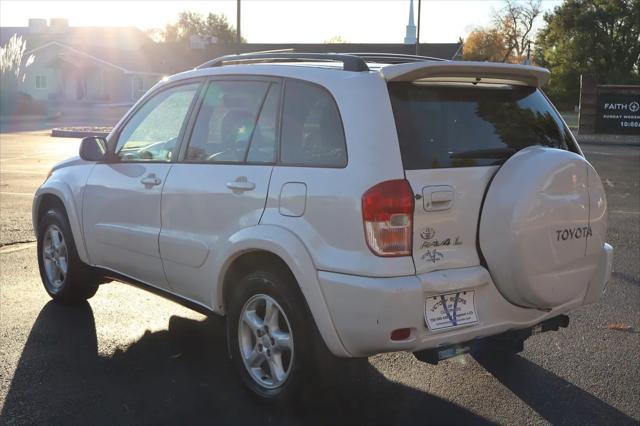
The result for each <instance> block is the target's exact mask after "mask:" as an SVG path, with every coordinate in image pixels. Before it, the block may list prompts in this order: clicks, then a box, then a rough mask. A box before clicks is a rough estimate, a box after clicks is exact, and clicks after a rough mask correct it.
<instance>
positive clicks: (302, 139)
mask: <svg viewBox="0 0 640 426" xmlns="http://www.w3.org/2000/svg"><path fill="white" fill-rule="evenodd" d="M280 144H281V146H280V161H281V163H283V164H288V165H299V166H314V167H345V166H346V165H347V148H346V144H345V137H344V130H343V128H342V120H341V119H340V113H339V111H338V106H337V105H336V103H335V101H334V99H333V97H332V96H331V94H330V93H329V92H328V91H327V90H326V89H324V88H322V87H320V86H318V85H315V84H310V83H305V82H302V81H298V80H287V82H286V84H285V90H284V106H283V109H282V134H281V139H280Z"/></svg>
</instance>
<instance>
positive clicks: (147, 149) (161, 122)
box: [116, 83, 199, 162]
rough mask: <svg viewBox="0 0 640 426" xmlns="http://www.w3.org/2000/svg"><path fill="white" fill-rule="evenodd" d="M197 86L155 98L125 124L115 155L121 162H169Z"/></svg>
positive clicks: (167, 92)
mask: <svg viewBox="0 0 640 426" xmlns="http://www.w3.org/2000/svg"><path fill="white" fill-rule="evenodd" d="M198 86H199V83H193V84H186V85H184V86H178V87H173V88H170V89H167V90H163V91H162V92H160V93H158V94H157V95H154V96H153V97H151V99H149V100H148V101H147V102H146V103H145V104H144V105H143V106H142V107H141V108H140V109H139V110H138V111H137V112H136V113H135V114H134V115H133V117H131V119H130V120H129V121H128V122H127V124H125V126H124V128H123V129H122V131H121V132H120V136H119V137H118V144H117V145H116V152H117V153H118V157H120V160H121V161H125V162H126V161H171V157H172V155H173V154H174V151H175V148H176V147H177V143H178V136H179V135H180V130H181V129H182V125H183V123H184V120H185V117H186V116H187V112H188V111H189V106H190V105H191V102H192V101H193V97H194V95H195V93H196V91H197V90H198Z"/></svg>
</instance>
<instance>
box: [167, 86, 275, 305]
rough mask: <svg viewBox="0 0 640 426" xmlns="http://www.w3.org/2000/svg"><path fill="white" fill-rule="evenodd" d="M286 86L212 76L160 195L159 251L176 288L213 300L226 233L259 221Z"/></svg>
mask: <svg viewBox="0 0 640 426" xmlns="http://www.w3.org/2000/svg"><path fill="white" fill-rule="evenodd" d="M280 87H281V85H280V84H279V82H278V81H277V80H264V79H253V80H251V79H248V78H246V77H245V78H243V79H242V80H240V79H234V80H230V79H222V80H213V81H211V82H210V83H209V84H208V86H207V88H206V92H205V94H204V96H203V99H202V105H201V106H200V107H199V112H198V115H197V119H196V121H195V123H194V126H193V131H192V134H191V138H190V141H189V144H188V145H187V146H186V149H184V150H183V151H184V152H183V154H182V158H181V159H180V161H178V162H177V163H176V164H175V165H174V166H173V167H172V169H171V171H170V172H169V175H168V176H167V181H166V184H165V186H164V191H163V194H162V231H161V234H160V253H161V255H162V261H163V264H164V268H165V272H166V274H167V278H168V280H169V285H170V286H171V288H172V290H173V291H175V292H176V293H178V294H180V295H181V296H182V297H186V298H188V299H191V300H193V301H196V302H198V303H201V304H204V305H207V306H210V307H211V306H215V304H216V301H215V300H213V299H212V298H213V297H214V294H213V288H214V284H215V279H216V271H217V270H218V268H219V266H220V262H221V260H222V259H221V257H220V256H219V253H220V252H221V250H222V248H223V247H224V246H225V244H227V242H228V241H229V238H230V237H231V236H232V235H233V234H235V233H236V232H238V231H240V230H241V229H243V228H246V227H250V226H255V225H257V224H258V222H259V221H260V217H261V216H262V212H263V210H264V206H265V202H266V198H267V190H268V188H269V178H270V176H271V171H272V169H273V163H274V162H275V147H276V134H277V131H276V129H277V126H276V122H277V116H278V108H279V99H280Z"/></svg>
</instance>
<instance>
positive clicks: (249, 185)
mask: <svg viewBox="0 0 640 426" xmlns="http://www.w3.org/2000/svg"><path fill="white" fill-rule="evenodd" d="M227 188H229V189H230V190H232V191H233V192H234V193H236V194H237V193H241V192H244V191H252V190H254V189H256V184H255V183H253V182H249V181H248V180H247V178H246V177H244V176H240V177H239V178H237V179H236V180H234V181H233V182H227Z"/></svg>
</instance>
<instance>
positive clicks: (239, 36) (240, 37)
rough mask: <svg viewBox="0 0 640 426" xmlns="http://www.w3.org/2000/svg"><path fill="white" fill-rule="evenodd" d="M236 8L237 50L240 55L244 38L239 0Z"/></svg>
mask: <svg viewBox="0 0 640 426" xmlns="http://www.w3.org/2000/svg"><path fill="white" fill-rule="evenodd" d="M236 4H237V5H238V6H237V7H236V11H237V16H236V44H237V46H236V50H237V52H238V54H239V53H240V42H241V41H242V36H241V35H240V0H237V2H236Z"/></svg>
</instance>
